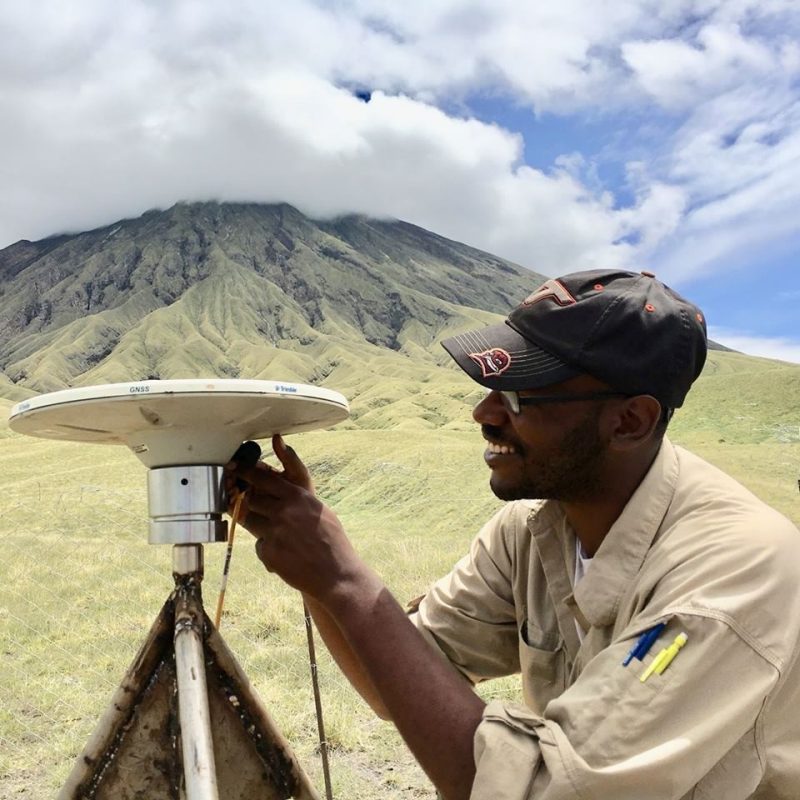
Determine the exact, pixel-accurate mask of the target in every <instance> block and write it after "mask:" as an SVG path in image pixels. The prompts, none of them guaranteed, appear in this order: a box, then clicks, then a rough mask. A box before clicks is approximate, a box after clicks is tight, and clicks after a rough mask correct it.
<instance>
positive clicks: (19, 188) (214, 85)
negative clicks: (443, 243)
mask: <svg viewBox="0 0 800 800" xmlns="http://www.w3.org/2000/svg"><path fill="white" fill-rule="evenodd" d="M797 18H798V15H797V14H796V12H795V13H793V10H792V0H760V2H755V0H724V1H723V0H676V1H675V2H671V3H666V4H665V3H663V2H657V0H630V2H618V3H610V4H599V3H596V2H590V0H562V2H559V3H558V4H534V3H520V2H517V1H515V0H473V1H472V2H470V3H464V2H463V0H436V1H435V2H433V1H430V0H429V1H428V2H421V0H411V2H406V3H403V4H400V5H398V4H397V3H394V2H389V0H337V1H336V2H333V1H331V2H325V3H323V2H313V1H312V0H295V2H293V3H279V2H277V0H266V1H265V0H232V2H230V3H227V4H218V3H212V2H210V0H192V2H189V0H176V2H174V3H170V4H154V3H149V2H145V0H124V2H122V3H120V4H115V5H114V6H113V7H112V6H109V5H108V4H107V3H102V2H100V0H85V2H82V3H81V4H77V5H73V6H70V7H69V9H67V8H66V7H65V6H64V5H63V4H61V3H58V2H56V0H30V2H28V3H25V4H24V5H20V4H5V5H4V6H3V7H2V8H0V35H2V37H3V41H4V47H3V48H2V49H1V50H0V117H1V118H2V119H3V123H4V124H3V126H2V128H0V174H2V176H3V180H4V186H5V187H6V190H5V191H4V192H3V195H2V197H1V198H0V246H2V245H5V244H8V243H10V241H12V240H14V239H17V238H21V237H26V238H37V237H41V236H44V235H47V234H49V233H53V232H56V231H59V230H63V229H73V230H74V229H82V228H86V227H91V226H94V225H100V224H105V223H108V222H111V221H113V220H114V219H116V218H119V217H123V216H132V215H136V214H139V213H141V212H142V211H144V210H146V209H148V208H151V207H164V206H168V205H171V204H172V203H173V202H175V201H176V200H178V199H188V200H192V199H221V200H257V201H264V202H268V201H278V200H285V201H288V202H291V203H293V204H295V205H297V206H298V207H300V208H301V209H303V210H305V211H307V212H309V213H311V214H318V215H329V214H335V213H337V212H342V211H360V212H363V213H368V214H374V215H386V216H396V217H400V218H404V219H408V220H409V221H412V222H415V223H417V224H420V225H423V226H424V227H427V228H430V229H432V230H436V231H437V232H439V233H442V234H444V235H446V236H451V237H453V238H456V239H460V240H462V241H466V242H468V243H470V244H473V245H475V246H478V247H482V248H485V249H488V250H491V251H493V252H496V253H498V254H500V255H503V256H506V257H508V258H511V259H514V260H516V261H519V262H521V263H523V264H526V265H529V266H532V267H534V268H537V269H539V270H541V271H544V272H551V273H555V272H559V271H563V270H568V269H577V268H581V267H590V266H599V265H603V266H639V265H641V263H642V262H643V261H648V262H652V263H655V264H656V265H657V266H658V269H659V272H660V274H663V275H664V277H665V278H667V279H672V280H679V281H680V280H684V279H686V278H688V277H689V276H693V275H695V274H697V273H698V272H703V271H706V272H713V271H715V270H720V269H723V268H725V266H726V260H727V259H728V258H729V257H730V256H731V254H732V253H741V252H744V251H747V250H752V249H753V248H755V247H757V246H758V245H759V243H761V242H763V241H765V240H769V239H774V238H776V237H784V236H786V235H788V234H790V233H791V232H792V231H793V230H795V231H796V228H797V224H796V222H795V213H794V209H795V208H796V207H797V203H798V199H800V198H798V196H797V195H798V187H800V173H799V171H800V157H798V156H800V141H799V137H800V118H798V115H799V113H800V112H798V108H800V104H798V97H797V95H798V91H797V76H798V74H800V48H799V47H798V45H797V43H796V39H797V36H796V34H797V33H798V31H799V29H800V26H799V25H798V22H797ZM360 89H363V90H367V91H369V92H371V95H372V99H371V100H370V102H368V103H365V102H362V101H361V100H359V99H358V98H357V97H355V96H354V92H355V91H357V90H360ZM485 96H490V97H496V98H501V99H502V100H503V102H507V103H510V104H516V105H517V106H520V107H527V108H529V109H530V113H531V114H532V115H533V114H539V115H542V114H549V115H559V114H560V115H564V119H565V124H567V123H569V122H570V121H571V120H574V119H575V118H576V117H575V115H578V114H580V115H593V116H594V117H595V118H603V116H604V115H608V119H609V120H613V122H614V123H615V124H616V125H618V126H619V130H618V137H617V139H618V141H619V142H621V143H627V144H629V147H627V148H626V147H625V146H624V145H622V144H620V145H618V146H617V148H616V150H615V152H614V153H613V154H611V155H609V153H604V152H602V151H601V148H600V147H599V146H597V147H596V146H595V145H594V144H593V143H592V142H586V143H585V146H584V150H585V152H580V153H577V154H576V153H575V152H574V150H575V146H574V143H571V144H570V146H569V147H567V146H566V145H565V147H564V153H563V157H562V158H561V159H557V160H555V161H554V162H553V164H552V165H550V166H549V167H543V168H541V169H534V168H533V167H531V166H528V165H526V164H525V163H524V161H523V153H524V148H523V142H522V140H521V138H520V136H519V135H517V134H515V133H514V132H512V131H509V130H504V129H503V128H501V127H500V126H498V125H493V124H488V123H486V122H481V121H479V120H478V119H475V118H473V117H472V114H471V112H470V108H471V107H472V105H473V104H474V103H475V98H476V97H485ZM454 109H456V110H457V111H455V110H454ZM642 154H643V155H642ZM609 158H611V159H612V160H613V159H616V160H617V161H619V162H621V163H620V166H621V172H622V173H623V174H626V175H627V186H625V187H609V186H607V185H606V186H604V185H603V182H602V180H601V178H600V176H601V175H603V174H604V172H603V167H604V165H605V163H604V161H603V160H604V159H609ZM622 188H624V189H625V191H624V192H623V191H621V190H622Z"/></svg>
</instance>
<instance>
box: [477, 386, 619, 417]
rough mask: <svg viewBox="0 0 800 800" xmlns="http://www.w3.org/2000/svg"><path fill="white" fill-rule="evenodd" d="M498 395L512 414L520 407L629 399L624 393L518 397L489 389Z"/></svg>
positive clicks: (518, 394)
mask: <svg viewBox="0 0 800 800" xmlns="http://www.w3.org/2000/svg"><path fill="white" fill-rule="evenodd" d="M490 391H496V392H497V394H499V395H500V398H501V399H502V401H503V405H504V406H505V407H506V408H507V409H508V410H509V411H510V412H511V413H512V414H519V413H520V409H521V408H522V406H543V405H545V404H547V403H574V402H577V401H580V400H601V399H603V398H606V397H630V395H627V394H625V392H584V393H583V394H539V395H520V393H519V392H509V391H501V390H499V389H491V390H490Z"/></svg>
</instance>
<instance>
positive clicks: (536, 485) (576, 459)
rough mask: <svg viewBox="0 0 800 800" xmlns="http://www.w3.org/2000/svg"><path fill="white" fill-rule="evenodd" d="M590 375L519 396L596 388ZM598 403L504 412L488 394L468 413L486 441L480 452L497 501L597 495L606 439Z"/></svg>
mask: <svg viewBox="0 0 800 800" xmlns="http://www.w3.org/2000/svg"><path fill="white" fill-rule="evenodd" d="M597 390H598V385H597V383H596V382H595V381H594V380H593V379H591V378H583V377H579V378H574V379H572V380H570V381H565V382H564V383H561V384H558V385H557V386H552V387H548V388H547V389H546V390H542V389H538V390H531V391H530V392H521V393H520V394H521V395H532V396H535V395H551V394H571V393H575V394H579V393H584V392H587V391H597ZM602 408H603V401H593V400H586V401H578V402H569V403H558V404H555V403H554V404H546V405H541V406H523V407H522V408H521V411H520V413H519V414H514V413H512V412H511V411H509V410H508V409H507V408H506V406H505V405H504V404H503V400H502V398H501V396H500V395H499V393H497V392H491V393H490V394H488V395H487V396H486V398H484V400H482V401H481V402H480V403H478V405H477V406H476V407H475V409H474V411H473V417H474V418H475V421H476V422H478V423H479V424H480V425H481V431H482V432H483V436H484V438H485V439H486V440H487V442H488V446H487V448H486V451H485V453H484V458H485V460H486V463H487V465H488V466H489V468H490V469H491V471H492V472H491V478H490V481H489V483H490V486H491V488H492V491H493V492H494V493H495V494H496V495H497V497H499V498H500V499H501V500H520V499H543V500H544V499H552V500H560V501H562V502H581V501H587V500H591V499H592V498H594V497H597V496H598V495H599V494H601V493H602V491H603V489H604V476H605V474H606V467H605V463H606V453H607V447H608V443H607V441H604V439H603V437H602V436H601V433H600V426H599V421H600V415H601V412H602Z"/></svg>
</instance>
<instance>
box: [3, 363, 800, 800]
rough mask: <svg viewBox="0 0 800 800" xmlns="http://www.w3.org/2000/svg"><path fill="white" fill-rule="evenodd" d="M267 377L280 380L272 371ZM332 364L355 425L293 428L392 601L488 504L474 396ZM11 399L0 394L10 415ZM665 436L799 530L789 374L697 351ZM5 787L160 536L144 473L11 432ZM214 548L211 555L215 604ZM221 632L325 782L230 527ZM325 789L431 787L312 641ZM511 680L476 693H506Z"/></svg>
mask: <svg viewBox="0 0 800 800" xmlns="http://www.w3.org/2000/svg"><path fill="white" fill-rule="evenodd" d="M273 377H281V376H280V375H277V374H276V375H275V376H273ZM415 378H416V380H412V376H411V373H408V374H404V373H402V372H398V371H397V370H396V369H395V367H394V362H390V361H387V362H386V366H385V369H384V368H383V367H382V366H381V364H380V363H379V362H375V364H374V369H373V370H372V371H371V373H370V374H369V375H367V374H365V373H363V372H362V373H361V374H360V375H358V374H354V373H352V372H342V373H340V374H336V373H335V372H334V373H332V374H331V375H329V376H328V377H327V379H326V381H325V383H326V385H329V386H331V387H332V388H337V389H340V390H342V391H344V392H345V394H347V395H348V396H349V397H350V398H351V399H352V404H353V411H354V414H353V419H352V420H351V421H349V422H347V423H345V424H343V425H342V426H340V427H339V428H338V429H336V430H332V431H324V432H316V433H310V434H305V435H302V436H297V437H293V441H292V444H293V445H294V446H295V448H296V449H297V450H298V451H299V452H300V454H301V455H302V456H303V457H304V458H305V459H306V460H307V462H308V463H309V464H310V466H311V468H312V471H313V473H314V475H315V478H316V481H317V484H318V490H319V492H320V494H321V495H322V496H323V497H324V498H325V499H326V500H327V501H328V502H330V503H331V504H332V505H333V506H334V508H335V509H336V511H337V513H338V514H339V516H340V517H341V518H342V520H343V521H344V523H345V526H346V528H347V530H348V531H349V533H350V535H351V537H352V539H353V540H354V542H355V544H356V546H357V547H358V549H359V550H360V552H361V553H362V554H363V555H364V557H365V558H366V559H367V560H368V561H369V562H370V563H371V564H373V565H374V566H375V567H376V568H377V570H378V571H379V572H380V573H381V574H382V575H383V576H384V578H385V580H386V581H387V583H388V584H389V586H390V588H391V589H392V590H393V591H394V592H395V594H396V595H397V596H398V598H401V599H407V598H411V597H414V596H416V595H418V594H420V593H421V592H423V591H424V590H425V588H426V587H427V586H428V584H429V583H430V582H431V581H432V580H433V579H434V578H436V577H437V576H439V575H441V574H442V573H443V572H444V571H446V570H447V569H448V568H449V567H450V566H451V565H452V563H453V562H454V561H455V560H456V559H457V558H458V557H459V556H460V555H461V554H463V552H464V550H465V548H466V547H467V545H468V542H469V540H470V538H471V536H472V535H473V533H474V532H475V531H476V529H477V527H478V526H479V525H480V523H481V522H482V521H483V520H484V519H485V518H486V516H487V515H488V514H490V513H491V512H492V510H493V509H494V508H496V507H497V501H496V500H495V499H494V498H493V497H492V496H491V494H490V493H489V492H488V490H487V486H486V470H485V467H484V465H483V463H482V461H481V451H482V445H481V441H480V438H479V436H478V435H477V434H476V431H475V429H474V425H473V424H472V423H471V422H470V417H469V411H470V407H471V405H472V403H473V402H474V401H475V399H477V397H478V396H479V394H478V393H476V392H475V391H474V390H473V388H472V387H471V386H470V385H469V384H468V383H467V382H466V381H465V380H464V379H462V378H461V377H459V375H458V374H457V373H456V372H454V371H452V370H446V369H442V368H437V367H430V368H426V369H425V370H423V371H418V372H417V374H416V375H415ZM9 408H10V403H8V402H3V401H0V416H2V417H3V418H5V416H6V414H7V410H8V409H9ZM671 437H672V439H673V440H674V441H676V442H677V443H679V444H683V445H685V446H687V447H689V448H690V449H692V450H694V451H695V452H697V453H699V454H700V455H702V456H704V457H706V458H708V459H709V460H710V461H712V462H714V463H716V464H718V465H719V466H721V467H723V468H724V469H726V470H727V471H729V472H730V473H731V474H733V475H734V476H735V477H736V478H738V479H739V480H740V481H741V482H742V483H744V484H745V485H747V486H749V487H751V488H752V489H753V490H754V491H755V492H756V493H757V494H759V495H760V496H762V497H763V498H764V499H765V500H767V501H768V502H770V503H771V504H772V505H774V506H776V507H777V508H778V509H780V510H781V511H782V512H783V513H784V514H786V515H787V516H789V517H790V518H792V519H793V520H794V521H795V523H798V524H800V502H798V500H799V499H800V495H798V485H797V480H798V477H800V367H798V366H795V365H787V364H781V363H780V362H771V361H764V360H761V359H753V358H748V357H745V356H740V355H738V354H731V353H712V354H711V355H710V358H709V365H708V368H707V370H706V372H705V373H704V375H703V377H702V378H701V380H700V381H699V383H698V385H697V387H696V389H695V390H694V392H693V394H692V395H691V397H690V401H689V403H688V404H687V406H686V407H685V408H684V409H682V410H681V411H680V412H679V413H678V415H677V416H676V418H675V420H674V422H673V424H672V426H671ZM0 470H2V475H3V500H4V502H3V506H4V513H3V517H2V520H1V521H0V534H1V538H0V540H1V541H2V543H3V546H4V557H3V559H2V560H1V561H0V646H2V651H3V665H4V670H3V677H2V681H0V744H1V745H2V747H0V798H9V799H10V798H25V800H31V798H36V800H39V798H42V799H43V798H50V797H53V796H54V794H55V793H56V790H57V788H58V786H59V785H60V783H61V782H62V781H63V779H64V777H65V775H66V774H67V772H68V771H69V769H70V767H71V764H72V761H73V760H74V758H75V757H76V756H77V754H78V753H79V752H80V750H81V749H82V747H83V744H84V743H85V740H86V739H87V737H88V736H89V734H90V732H91V730H92V729H93V727H94V724H95V722H96V720H97V717H98V715H99V714H100V713H101V711H102V710H103V708H104V707H105V705H106V704H107V702H108V699H109V697H110V694H111V692H112V691H113V689H114V688H115V686H116V685H117V683H118V681H119V679H120V678H121V676H122V674H123V672H124V670H125V668H126V667H127V665H128V663H129V661H130V660H131V658H132V656H133V654H134V653H135V651H136V649H137V647H138V645H139V643H140V642H141V639H142V637H143V634H144V632H145V630H146V628H147V626H148V625H149V623H150V622H151V621H152V618H153V617H154V616H155V614H156V613H157V611H158V609H159V608H160V606H161V604H162V602H163V600H164V598H165V597H166V595H167V594H168V593H169V591H170V588H171V578H170V554H169V548H166V547H159V546H150V545H148V544H147V543H146V523H147V508H146V498H145V480H144V478H145V476H144V469H143V468H142V467H141V466H140V465H139V463H138V462H137V461H136V459H134V458H133V457H132V456H131V455H130V454H129V453H127V452H126V451H125V450H124V449H123V448H116V447H103V446H94V447H84V446H80V445H75V444H69V443H53V442H48V441H43V440H36V439H29V438H23V437H20V436H17V435H16V434H13V433H12V432H10V431H8V430H7V429H6V428H5V427H4V426H0ZM222 550H223V548H222V546H209V547H207V548H206V560H207V564H206V598H207V602H208V604H209V605H211V604H213V602H214V599H215V593H216V585H217V582H218V576H219V574H220V572H221V562H222ZM222 632H223V635H224V636H225V637H226V639H227V641H228V643H229V644H230V646H231V648H232V649H233V650H234V652H235V653H236V654H237V656H238V658H239V659H240V661H241V663H242V664H243V666H244V668H245V670H246V671H247V672H248V674H249V675H250V677H251V679H252V680H253V683H254V684H255V685H256V687H257V689H258V691H259V693H260V694H261V696H262V699H263V700H264V701H265V703H266V705H267V707H268V708H269V709H270V711H271V713H272V714H273V716H274V717H275V719H276V721H277V722H278V725H279V727H280V728H281V729H282V731H283V732H284V733H285V735H286V736H287V737H288V738H289V740H290V741H291V742H292V743H293V745H294V747H295V749H296V751H297V753H298V756H299V758H300V759H301V762H302V763H303V764H304V766H305V767H306V769H307V770H308V771H309V772H310V773H311V775H312V777H313V779H314V781H315V783H316V784H317V785H318V786H321V777H320V769H319V766H318V759H317V757H316V755H315V752H314V751H315V744H316V742H315V723H314V715H313V701H312V697H311V690H310V681H309V677H308V663H307V656H306V652H305V643H304V629H303V618H302V608H301V605H300V602H299V599H298V598H297V596H296V595H295V594H294V593H293V592H292V591H290V590H288V589H286V588H285V587H284V586H282V585H281V584H280V582H279V581H278V580H277V579H275V578H274V576H271V575H268V574H267V573H265V572H264V571H263V570H262V569H261V568H260V567H259V565H258V563H257V561H256V560H255V557H254V554H253V552H252V547H251V544H250V542H249V541H248V537H247V536H246V535H242V536H240V537H238V541H237V543H236V547H235V554H234V559H233V566H232V575H231V582H230V584H229V588H228V596H227V600H226V615H225V617H224V620H223V626H222ZM318 649H319V650H320V651H321V652H319V654H318V655H319V659H320V674H321V681H322V691H323V701H324V705H325V714H326V723H327V727H328V738H329V740H330V741H331V743H332V746H333V756H332V770H333V776H334V791H335V795H336V797H337V798H340V799H342V800H344V799H345V798H347V800H350V798H354V799H355V800H362V799H363V800H372V799H373V798H375V799H377V798H386V799H387V800H388V798H398V797H408V798H411V797H425V798H432V797H433V793H432V792H431V790H430V787H429V785H428V783H427V781H426V780H425V778H424V776H423V775H422V774H421V773H420V772H419V770H418V769H417V768H416V766H415V765H414V764H413V761H412V760H411V759H410V758H409V756H408V755H407V753H406V751H405V749H404V747H403V745H402V742H400V740H399V739H398V737H397V735H396V734H395V733H394V732H393V731H392V729H391V727H390V726H389V725H387V724H386V723H383V722H380V721H378V720H376V719H375V718H374V716H373V715H372V714H371V712H370V711H369V710H368V709H367V708H366V707H365V706H364V704H363V703H362V702H361V701H360V700H359V699H358V698H357V697H356V696H355V695H354V693H353V692H352V691H351V690H350V689H349V687H348V686H347V685H346V684H345V682H344V681H343V679H342V678H341V677H340V675H339V674H338V672H337V671H336V669H335V667H334V666H333V665H332V663H331V662H330V660H329V658H328V657H327V654H326V653H325V652H324V649H323V648H321V647H320V648H318ZM515 689H516V682H515V680H513V679H509V680H506V681H502V682H498V683H497V684H493V685H490V686H487V688H486V693H491V694H493V695H499V696H513V695H514V692H515Z"/></svg>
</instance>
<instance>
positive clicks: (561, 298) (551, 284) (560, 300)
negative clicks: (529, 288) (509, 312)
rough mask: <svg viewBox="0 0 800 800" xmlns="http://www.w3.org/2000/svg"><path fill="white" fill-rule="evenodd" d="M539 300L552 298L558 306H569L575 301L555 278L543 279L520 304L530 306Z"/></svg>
mask: <svg viewBox="0 0 800 800" xmlns="http://www.w3.org/2000/svg"><path fill="white" fill-rule="evenodd" d="M540 300H553V301H555V302H556V303H557V304H558V305H560V306H571V305H572V304H573V303H575V302H577V301H576V300H575V298H574V297H573V296H572V295H571V294H570V293H569V291H568V290H567V288H566V286H564V284H563V283H559V282H558V281H556V280H549V281H545V282H544V283H543V284H542V285H541V286H540V287H539V288H538V289H537V290H536V291H535V292H534V293H533V294H531V295H528V297H526V298H525V299H524V300H523V301H522V304H523V305H526V306H532V305H533V304H534V303H538V302H539V301H540Z"/></svg>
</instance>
